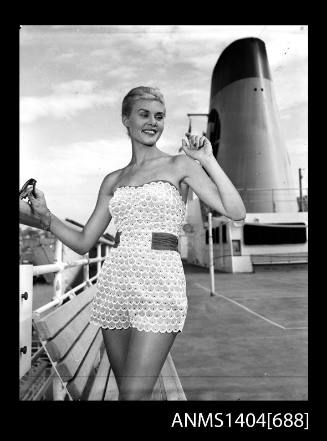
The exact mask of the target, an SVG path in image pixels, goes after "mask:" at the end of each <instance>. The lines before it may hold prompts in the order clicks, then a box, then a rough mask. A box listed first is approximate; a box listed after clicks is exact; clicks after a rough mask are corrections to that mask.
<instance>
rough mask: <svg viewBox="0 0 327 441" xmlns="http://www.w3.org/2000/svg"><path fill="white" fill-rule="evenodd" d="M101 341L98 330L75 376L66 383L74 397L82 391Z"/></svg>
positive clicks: (78, 396)
mask: <svg viewBox="0 0 327 441" xmlns="http://www.w3.org/2000/svg"><path fill="white" fill-rule="evenodd" d="M102 342H103V339H102V334H101V332H98V333H97V336H96V338H95V340H94V342H93V344H92V346H91V348H90V350H89V352H88V353H87V355H86V357H85V359H84V361H83V363H82V364H81V367H80V369H79V370H78V372H77V373H76V376H75V377H74V378H73V379H72V380H71V381H69V383H68V384H67V389H68V391H69V393H70V394H71V396H72V397H73V398H74V399H79V398H80V397H81V395H82V393H83V390H84V388H85V385H86V383H87V381H88V379H89V376H90V374H91V371H92V369H93V367H94V360H95V358H96V355H97V353H98V351H99V350H100V347H101V344H102Z"/></svg>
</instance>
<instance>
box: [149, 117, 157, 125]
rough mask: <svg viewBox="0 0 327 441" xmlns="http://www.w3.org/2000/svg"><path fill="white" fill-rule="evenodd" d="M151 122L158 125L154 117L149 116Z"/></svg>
mask: <svg viewBox="0 0 327 441" xmlns="http://www.w3.org/2000/svg"><path fill="white" fill-rule="evenodd" d="M149 122H150V124H153V125H157V120H156V119H155V116H154V115H150V116H149Z"/></svg>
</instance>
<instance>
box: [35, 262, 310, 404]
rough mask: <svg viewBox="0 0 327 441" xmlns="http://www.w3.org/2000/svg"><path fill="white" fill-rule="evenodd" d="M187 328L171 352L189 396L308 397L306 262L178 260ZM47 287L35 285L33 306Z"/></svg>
mask: <svg viewBox="0 0 327 441" xmlns="http://www.w3.org/2000/svg"><path fill="white" fill-rule="evenodd" d="M183 265H184V271H185V276H186V287H187V296H188V302H189V307H188V315H187V319H186V322H185V326H184V330H183V332H182V333H181V334H179V335H178V336H177V338H176V340H175V343H174V346H173V348H172V350H171V354H172V357H173V360H174V363H175V366H176V369H177V371H178V375H179V377H180V380H181V383H182V386H183V389H184V392H185V394H186V397H187V399H188V400H206V401H210V400H217V401H225V400H226V401H227V400H230V401H238V400H241V401H247V400H249V401H252V400H255V401H256V400H267V401H271V400H281V401H287V400H307V398H308V392H307V387H308V377H307V375H308V366H307V355H308V341H307V340H308V339H307V326H308V324H307V303H308V299H307V265H300V264H298V265H296V264H294V265H274V266H267V267H265V266H263V267H261V266H260V267H256V269H255V272H254V273H251V274H249V273H236V274H230V273H221V272H215V292H216V295H215V296H210V276H209V270H208V269H206V268H203V267H198V266H195V265H192V264H188V263H185V262H183ZM52 289H53V288H52V286H50V285H46V284H45V283H42V284H36V285H34V297H33V309H36V308H37V307H39V306H41V305H42V304H45V303H47V302H48V301H50V300H51V295H52Z"/></svg>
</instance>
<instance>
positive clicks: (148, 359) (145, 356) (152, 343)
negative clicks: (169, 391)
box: [119, 328, 178, 401]
mask: <svg viewBox="0 0 327 441" xmlns="http://www.w3.org/2000/svg"><path fill="white" fill-rule="evenodd" d="M177 334H178V333H177V332H164V333H161V332H158V333H157V332H146V331H138V330H137V329H136V328H131V337H130V340H129V348H128V352H127V357H126V361H125V367H124V370H123V378H122V382H121V387H120V391H119V392H120V393H119V400H123V401H125V400H150V398H151V394H152V390H153V388H154V386H155V384H156V381H157V379H158V376H159V374H160V372H161V368H162V366H163V364H164V362H165V360H166V357H167V355H168V353H169V351H170V348H171V347H172V345H173V343H174V340H175V337H176V335H177Z"/></svg>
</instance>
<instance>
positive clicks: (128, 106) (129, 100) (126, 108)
mask: <svg viewBox="0 0 327 441" xmlns="http://www.w3.org/2000/svg"><path fill="white" fill-rule="evenodd" d="M140 99H142V100H157V101H159V102H160V103H161V104H163V105H164V106H165V100H164V96H163V94H162V93H161V92H160V90H159V89H158V88H157V87H145V86H139V87H135V88H134V89H132V90H130V91H129V92H128V94H127V95H126V96H125V98H124V99H123V103H122V111H121V113H122V116H127V117H128V116H129V115H130V113H131V111H132V108H133V104H134V103H135V101H137V100H140Z"/></svg>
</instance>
